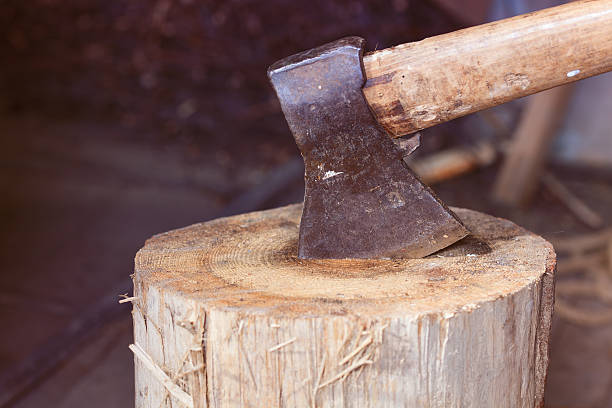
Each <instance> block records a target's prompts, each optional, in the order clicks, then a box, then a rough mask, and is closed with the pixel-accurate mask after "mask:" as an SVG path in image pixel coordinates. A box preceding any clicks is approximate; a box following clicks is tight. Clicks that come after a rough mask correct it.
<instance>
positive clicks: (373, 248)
mask: <svg viewBox="0 0 612 408" xmlns="http://www.w3.org/2000/svg"><path fill="white" fill-rule="evenodd" d="M363 44H364V40H363V39H361V38H359V37H348V38H344V39H341V40H338V41H335V42H333V43H330V44H327V45H324V46H321V47H318V48H315V49H312V50H309V51H306V52H303V53H300V54H296V55H293V56H291V57H288V58H285V59H283V60H281V61H279V62H277V63H275V64H274V65H272V66H271V67H270V69H269V70H268V76H269V77H270V80H271V82H272V85H273V86H274V89H275V90H276V93H277V95H278V97H279V99H280V102H281V106H282V109H283V112H284V113H285V117H286V119H287V122H288V123H289V127H290V128H291V131H292V132H293V136H294V137H295V140H296V142H297V145H298V147H299V149H300V151H301V153H302V156H303V158H304V164H305V168H306V173H305V180H306V191H305V195H304V210H303V213H302V220H301V223H300V235H299V242H298V256H299V257H300V258H333V259H343V258H383V257H410V258H418V257H423V256H426V255H429V254H431V253H433V252H435V251H437V250H439V249H442V248H444V247H446V246H448V245H450V244H452V243H454V242H456V241H458V240H460V239H461V238H463V237H465V236H466V235H467V234H468V233H469V231H468V230H467V229H466V228H465V226H464V225H463V224H462V223H461V221H460V220H459V219H458V218H457V216H456V215H455V214H453V213H452V212H451V211H450V210H449V209H448V208H447V207H446V205H444V203H442V202H441V201H440V200H439V199H438V198H437V197H436V196H435V194H434V193H433V191H431V190H430V189H429V188H428V187H427V186H425V185H424V184H423V183H421V181H420V180H419V179H418V178H417V177H416V175H415V174H414V173H413V172H412V171H411V170H410V169H408V168H407V167H405V165H404V162H403V160H402V155H403V151H402V150H401V149H400V147H398V146H397V145H396V144H395V143H394V142H393V141H392V140H391V138H390V137H389V135H387V133H386V132H385V131H384V130H383V129H382V127H381V126H380V125H379V124H378V122H377V121H376V119H375V118H374V116H373V114H372V113H371V112H370V109H369V107H368V104H367V102H366V100H365V98H364V96H363V93H362V90H361V88H362V86H363V84H364V82H365V76H364V73H363V68H362V62H361V59H362V54H363Z"/></svg>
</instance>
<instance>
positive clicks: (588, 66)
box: [363, 0, 612, 136]
mask: <svg viewBox="0 0 612 408" xmlns="http://www.w3.org/2000/svg"><path fill="white" fill-rule="evenodd" d="M611 38H612V0H584V1H575V2H571V3H568V4H565V5H562V6H558V7H554V8H550V9H545V10H541V11H538V12H535V13H530V14H526V15H522V16H518V17H514V18H510V19H506V20H500V21H497V22H493V23H489V24H484V25H480V26H476V27H471V28H468V29H465V30H460V31H456V32H452V33H448V34H444V35H439V36H436V37H431V38H427V39H425V40H423V41H419V42H415V43H408V44H402V45H399V46H397V47H392V48H389V49H385V50H381V51H375V52H373V53H371V54H368V55H366V56H365V57H364V61H363V62H364V67H365V72H366V76H367V78H368V80H367V83H366V85H365V88H364V94H365V96H366V99H367V101H368V103H369V104H370V107H371V108H372V110H373V111H374V113H375V115H376V116H377V118H378V120H379V121H380V122H381V124H382V125H383V126H384V127H385V128H386V129H387V130H388V131H389V132H390V133H391V134H392V135H394V136H401V135H404V134H407V133H411V132H414V131H416V130H419V129H424V128H427V127H430V126H433V125H435V124H438V123H441V122H445V121H448V120H451V119H454V118H457V117H460V116H463V115H467V114H469V113H472V112H476V111H479V110H482V109H486V108H489V107H492V106H496V105H499V104H502V103H504V102H508V101H510V100H512V99H515V98H518V97H522V96H526V95H530V94H533V93H536V92H539V91H542V90H545V89H548V88H552V87H555V86H558V85H561V84H565V83H569V82H573V81H576V80H579V79H583V78H586V77H589V76H593V75H598V74H601V73H604V72H607V71H610V70H612V41H610V39H611Z"/></svg>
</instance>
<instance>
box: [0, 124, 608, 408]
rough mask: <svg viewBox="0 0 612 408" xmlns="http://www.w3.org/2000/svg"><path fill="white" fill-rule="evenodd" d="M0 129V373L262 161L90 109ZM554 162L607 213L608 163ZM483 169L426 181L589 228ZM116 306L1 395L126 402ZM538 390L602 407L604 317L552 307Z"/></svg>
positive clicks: (545, 230)
mask: <svg viewBox="0 0 612 408" xmlns="http://www.w3.org/2000/svg"><path fill="white" fill-rule="evenodd" d="M0 132H1V133H2V136H3V137H2V139H1V140H0V143H1V144H2V146H1V147H2V148H1V149H0V166H2V172H1V173H0V186H1V188H2V191H3V195H4V199H3V200H2V201H1V204H0V205H1V207H0V220H1V222H2V225H3V228H2V231H1V233H0V243H1V245H0V254H1V256H0V259H1V260H2V268H3V270H4V271H6V273H3V274H0V305H2V307H1V308H0V321H2V324H3V332H4V333H10V335H3V336H0V372H5V373H6V372H9V371H10V370H11V369H13V368H14V367H16V366H18V365H19V363H20V362H21V361H23V359H24V358H26V357H27V356H28V355H30V354H31V353H32V352H33V351H34V350H36V349H38V348H40V347H41V346H42V347H44V346H45V344H47V343H48V341H49V339H50V338H52V337H53V336H54V335H57V334H58V333H61V331H62V330H64V329H65V327H66V325H68V324H69V323H70V322H71V321H72V319H74V318H75V316H77V315H78V314H79V313H82V312H83V311H84V310H86V309H87V308H88V306H90V305H92V304H95V303H96V302H99V301H100V299H101V298H104V297H107V298H109V299H110V298H112V299H110V300H109V301H110V302H112V303H114V302H116V300H117V295H119V294H120V293H119V291H120V285H121V283H122V282H126V278H127V277H128V276H129V274H130V273H131V272H132V267H133V261H132V260H133V256H134V254H135V252H136V251H137V250H138V248H139V247H140V246H141V245H142V243H143V242H144V240H145V239H147V237H149V236H151V235H152V234H154V233H156V232H161V231H165V230H168V229H172V228H176V227H181V226H184V225H188V224H191V223H194V222H198V221H202V220H206V219H210V218H213V217H215V216H216V215H218V214H220V213H221V212H222V211H223V209H224V207H226V206H227V205H228V203H231V202H232V197H236V196H240V193H242V192H244V191H249V189H250V188H253V187H254V186H257V185H258V183H261V182H262V181H264V180H267V179H269V175H270V169H271V168H273V166H271V165H270V163H269V162H267V161H266V160H261V161H258V156H257V154H255V155H254V156H255V157H253V158H252V160H249V161H245V162H241V161H240V160H239V157H240V155H239V154H235V155H232V154H231V151H230V153H229V155H228V156H227V157H222V156H221V157H220V156H219V155H218V152H215V151H214V150H210V151H201V152H198V155H197V160H193V159H189V157H190V154H192V153H190V152H189V149H186V148H185V146H184V145H182V144H173V143H172V142H171V141H168V142H167V143H162V142H160V143H156V144H151V143H140V142H139V136H138V135H136V136H135V135H134V134H133V131H131V130H130V129H126V128H124V127H121V126H118V125H115V124H112V122H111V121H106V120H102V119H79V120H78V121H74V120H70V121H67V120H64V119H61V120H60V119H50V118H46V119H45V118H42V117H31V116H21V117H20V116H12V117H11V118H7V117H2V118H0ZM85 137H86V138H87V143H84V139H85ZM142 137H143V138H146V137H147V135H142ZM287 137H288V138H290V136H289V135H287ZM258 162H259V163H261V165H260V166H259V167H258V166H257V165H255V164H256V163H258ZM555 171H556V174H558V175H560V176H561V178H562V179H563V180H564V182H565V183H566V184H567V186H568V187H569V188H570V189H572V190H573V191H574V192H577V193H578V194H579V195H580V196H582V197H584V198H585V201H586V202H587V203H588V204H589V205H590V206H591V207H592V208H593V209H594V210H596V211H598V212H599V213H600V214H601V215H602V216H604V217H607V219H606V224H607V225H611V224H612V212H610V211H609V210H608V209H609V208H611V206H612V185H611V183H610V179H609V178H607V177H608V176H605V175H603V176H602V175H599V174H592V173H588V172H585V171H578V170H575V169H569V170H568V169H556V170H555ZM495 174H496V168H495V167H491V168H488V169H483V170H481V171H478V172H475V173H472V174H469V175H466V176H463V177H460V178H457V179H455V180H451V181H448V182H444V183H442V184H440V185H437V186H435V190H436V191H437V192H438V193H439V194H440V196H441V198H442V199H443V200H445V201H446V202H447V203H448V204H450V205H456V206H462V207H468V208H473V209H476V210H480V211H484V212H488V213H491V214H494V215H497V216H502V217H505V218H509V219H511V220H513V221H515V222H517V223H519V224H520V225H522V226H525V227H527V228H529V229H531V230H533V231H535V232H537V233H540V234H542V235H543V236H545V237H547V238H549V239H553V240H555V239H559V238H561V237H566V236H571V235H573V234H576V233H585V232H589V231H590V230H589V228H587V227H585V226H584V225H582V224H581V223H580V222H579V221H577V220H576V218H575V217H574V216H573V215H572V214H571V213H570V212H568V211H567V210H566V208H565V207H564V206H563V205H562V203H560V202H559V201H558V200H557V199H555V197H553V196H551V195H550V194H548V193H546V192H545V191H542V192H540V193H539V194H538V196H537V198H536V200H535V201H534V204H533V206H532V207H530V208H528V209H525V210H516V209H508V208H503V207H499V206H497V205H495V204H494V203H492V202H491V201H490V200H489V198H488V197H489V192H490V190H491V186H492V182H493V180H494V177H495ZM281 187H282V188H281V191H280V193H279V194H277V195H276V196H275V197H274V198H273V200H271V201H270V202H269V203H267V204H264V206H265V205H274V206H276V205H281V204H284V203H287V202H292V201H297V200H298V199H299V197H300V194H301V191H302V184H301V181H300V180H299V177H298V179H297V180H295V181H294V182H291V183H288V184H285V185H281ZM243 204H244V203H243ZM574 278H575V276H574ZM562 279H566V278H562ZM128 289H129V288H127V289H126V291H127V290H128ZM592 307H595V309H593V310H597V309H596V308H597V307H598V306H597V305H595V306H592ZM116 308H117V310H120V312H119V313H118V315H117V317H116V318H114V319H113V320H112V321H111V322H109V323H108V324H106V325H105V326H104V327H103V328H102V329H101V330H98V331H95V332H94V333H93V335H92V336H90V337H88V338H86V339H85V340H84V342H83V343H82V344H81V345H80V347H78V348H76V349H74V350H73V351H72V355H71V357H70V358H69V359H67V360H66V361H65V362H64V363H63V364H62V365H61V366H60V367H59V368H57V369H55V370H54V371H53V372H51V373H50V375H48V376H46V377H45V378H44V379H43V380H42V381H39V382H38V383H37V384H35V386H33V387H30V388H28V389H27V390H26V392H24V393H23V394H21V395H20V396H19V398H18V399H16V400H14V401H12V403H11V404H10V405H11V406H15V407H23V408H26V407H40V406H53V407H65V408H69V407H77V406H82V405H83V402H84V401H87V406H90V407H98V406H99V407H102V406H104V407H108V406H113V407H129V406H133V362H132V356H131V354H130V352H129V350H128V349H127V345H128V344H129V343H131V341H132V340H131V336H132V334H131V316H130V306H129V305H119V304H117V305H116ZM546 395H547V406H549V407H551V408H552V407H555V408H561V407H573V408H586V407H592V408H596V407H612V325H604V326H599V327H587V326H583V325H577V324H574V323H571V322H569V321H566V320H564V319H562V318H560V317H558V316H557V317H556V318H555V322H554V327H553V337H552V359H551V364H550V373H549V381H548V388H547V394H546Z"/></svg>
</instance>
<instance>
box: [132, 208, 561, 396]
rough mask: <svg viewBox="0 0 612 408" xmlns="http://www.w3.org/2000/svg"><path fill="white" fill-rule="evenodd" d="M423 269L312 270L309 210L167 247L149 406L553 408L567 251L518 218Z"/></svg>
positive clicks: (146, 369)
mask: <svg viewBox="0 0 612 408" xmlns="http://www.w3.org/2000/svg"><path fill="white" fill-rule="evenodd" d="M454 211H455V212H456V213H457V215H458V216H459V217H460V218H462V220H463V221H464V222H465V223H466V225H467V226H468V227H469V228H470V229H471V230H472V231H473V235H472V236H470V237H468V238H466V239H464V240H462V241H461V242H459V243H457V244H455V245H453V246H451V247H449V248H447V249H445V250H443V251H441V252H439V253H437V254H435V255H432V256H429V257H427V258H424V259H389V260H308V261H305V260H300V259H298V258H297V257H296V247H297V233H298V223H299V218H300V213H301V206H299V205H293V206H288V207H284V208H279V209H275V210H269V211H263V212H255V213H249V214H244V215H239V216H235V217H230V218H221V219H218V220H214V221H211V222H207V223H203V224H196V225H192V226H190V227H186V228H183V229H179V230H175V231H170V232H167V233H163V234H159V235H157V236H154V237H153V238H151V239H150V240H148V241H147V243H146V245H145V246H144V248H142V249H141V250H140V251H139V252H138V255H137V256H136V261H135V274H134V288H135V289H134V290H135V296H136V299H134V300H133V302H134V311H133V315H134V334H135V335H134V338H135V345H133V346H132V347H131V348H132V350H133V351H134V353H135V362H136V406H137V407H159V406H168V407H170V406H193V407H241V406H242V407H263V406H265V407H280V406H291V407H393V406H398V407H399V406H402V407H403V406H410V407H467V406H469V407H537V406H542V405H543V391H544V383H545V378H546V369H547V365H548V339H549V333H550V323H551V314H552V306H553V289H554V285H553V275H554V269H555V254H554V251H553V248H552V246H551V245H550V244H549V243H548V242H546V241H545V240H544V239H542V238H540V237H538V236H536V235H533V234H531V233H529V232H528V231H525V230H524V229H522V228H519V227H517V226H516V225H514V224H512V223H511V222H509V221H505V220H502V219H498V218H494V217H491V216H487V215H484V214H481V213H477V212H474V211H469V210H462V209H454Z"/></svg>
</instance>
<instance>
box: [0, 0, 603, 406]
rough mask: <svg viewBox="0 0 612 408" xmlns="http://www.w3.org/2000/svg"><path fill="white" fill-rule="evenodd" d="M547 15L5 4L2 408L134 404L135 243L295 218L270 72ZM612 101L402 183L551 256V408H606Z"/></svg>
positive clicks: (498, 123) (509, 6) (452, 141)
mask: <svg viewBox="0 0 612 408" xmlns="http://www.w3.org/2000/svg"><path fill="white" fill-rule="evenodd" d="M555 4H557V2H554V1H541V0H523V1H514V0H493V1H490V0H466V1H462V2H455V1H452V0H426V1H423V0H422V1H414V0H384V1H378V0H333V1H332V0H308V1H305V0H292V1H287V0H267V1H255V0H225V1H215V0H209V1H197V0H130V1H124V2H109V1H102V0H29V1H23V0H4V1H3V2H2V6H1V7H0V56H1V57H0V58H1V61H2V63H1V64H0V136H1V137H0V146H1V148H0V168H1V169H2V170H1V172H0V188H1V194H2V200H0V225H1V226H2V227H1V229H0V268H1V269H0V271H1V272H0V327H2V329H1V330H0V406H11V407H12V406H14V407H40V406H49V407H77V406H79V407H80V406H83V405H86V406H88V407H130V406H133V400H134V397H133V392H134V385H133V357H132V355H131V354H130V351H129V350H128V348H127V345H128V344H129V343H131V342H132V340H131V338H132V334H131V330H132V327H131V315H130V309H131V308H130V305H129V303H128V304H119V303H118V300H119V299H120V297H119V295H122V294H126V295H129V294H130V293H131V281H130V277H129V275H130V274H131V273H132V269H133V257H134V255H135V253H136V251H137V250H138V249H139V248H140V247H141V246H142V245H143V243H144V241H145V240H146V239H147V238H148V237H150V236H151V235H153V234H155V233H158V232H163V231H166V230H169V229H172V228H178V227H181V226H185V225H188V224H191V223H195V222H200V221H204V220H208V219H212V218H215V217H218V216H222V215H230V214H235V213H240V212H246V211H252V210H258V209H264V208H271V207H276V206H280V205H284V204H288V203H292V202H298V201H300V200H301V199H302V194H303V180H302V177H303V173H302V171H303V170H302V167H301V166H302V164H301V159H300V157H299V153H298V151H297V149H296V147H295V143H294V141H293V138H292V136H291V133H290V132H289V129H288V127H287V125H286V122H285V120H284V118H283V116H282V113H281V112H280V107H279V104H278V102H277V100H276V97H275V95H274V94H273V91H272V89H271V87H270V86H269V84H268V82H267V77H266V69H267V67H268V66H269V65H270V64H272V63H273V62H274V61H276V60H277V59H279V58H282V57H285V56H287V55H290V54H293V53H295V52H297V51H301V50H304V49H308V48H312V47H315V46H317V45H320V44H322V43H325V42H328V41H332V40H335V39H337V38H340V37H342V36H346V35H359V36H362V37H364V38H366V40H367V44H368V47H369V49H370V50H375V49H382V48H386V47H389V46H392V45H396V44H400V43H405V42H410V41H417V40H420V39H423V38H426V37H429V36H432V35H437V34H442V33H445V32H449V31H453V30H456V29H460V28H463V27H467V26H471V25H475V24H479V23H483V22H486V21H489V20H492V19H499V18H504V17H509V16H512V15H515V14H521V13H524V12H528V11H531V10H536V9H540V8H544V7H548V6H553V5H555ZM611 94H612V76H611V75H610V74H606V75H602V76H599V77H595V78H591V79H587V80H585V81H582V82H581V83H578V84H576V85H575V86H570V87H564V88H560V89H557V90H553V91H548V92H544V93H541V94H538V95H534V96H532V97H529V98H525V99H523V100H519V101H515V102H512V103H509V104H506V105H503V106H500V107H497V108H494V109H491V110H489V111H486V112H481V113H478V114H474V115H470V116H468V117H465V118H461V119H458V120H455V121H453V122H450V123H446V124H443V125H440V126H436V127H434V128H431V129H427V130H425V131H423V132H422V146H421V148H420V149H419V150H418V151H417V153H416V154H414V155H413V156H414V157H412V158H411V163H410V164H411V165H412V166H413V168H414V169H415V171H417V172H418V173H419V174H420V175H421V176H422V177H423V179H424V180H425V181H426V182H427V183H429V184H431V185H432V187H433V188H434V190H435V191H436V192H437V193H438V194H439V196H440V197H441V198H442V199H443V200H444V201H445V202H446V203H448V204H449V205H454V206H461V207H468V208H472V209H476V210H480V211H484V212H487V213H490V214H493V215H496V216H500V217H505V218H508V219H510V220H512V221H514V222H516V223H518V224H520V225H522V226H524V227H526V228H528V229H530V230H532V231H534V232H536V233H538V234H541V235H543V236H544V237H546V238H547V239H549V240H551V241H552V242H553V243H554V244H555V246H556V249H557V250H558V251H559V254H560V263H559V271H558V283H557V307H556V314H555V320H554V325H553V336H552V345H551V347H552V356H551V357H552V358H551V364H550V371H549V377H548V386H547V387H548V388H547V391H546V398H547V406H548V407H551V408H552V407H555V408H560V407H612V260H611V258H612V230H611V229H610V226H611V225H612V210H611V209H612V184H611V181H612V130H611V129H612V127H611V124H612V123H611V122H612V98H610V95H611ZM542 118H546V120H538V119H542ZM518 170H522V171H523V172H525V171H527V173H528V176H526V177H523V178H521V177H518V174H519V172H518Z"/></svg>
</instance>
